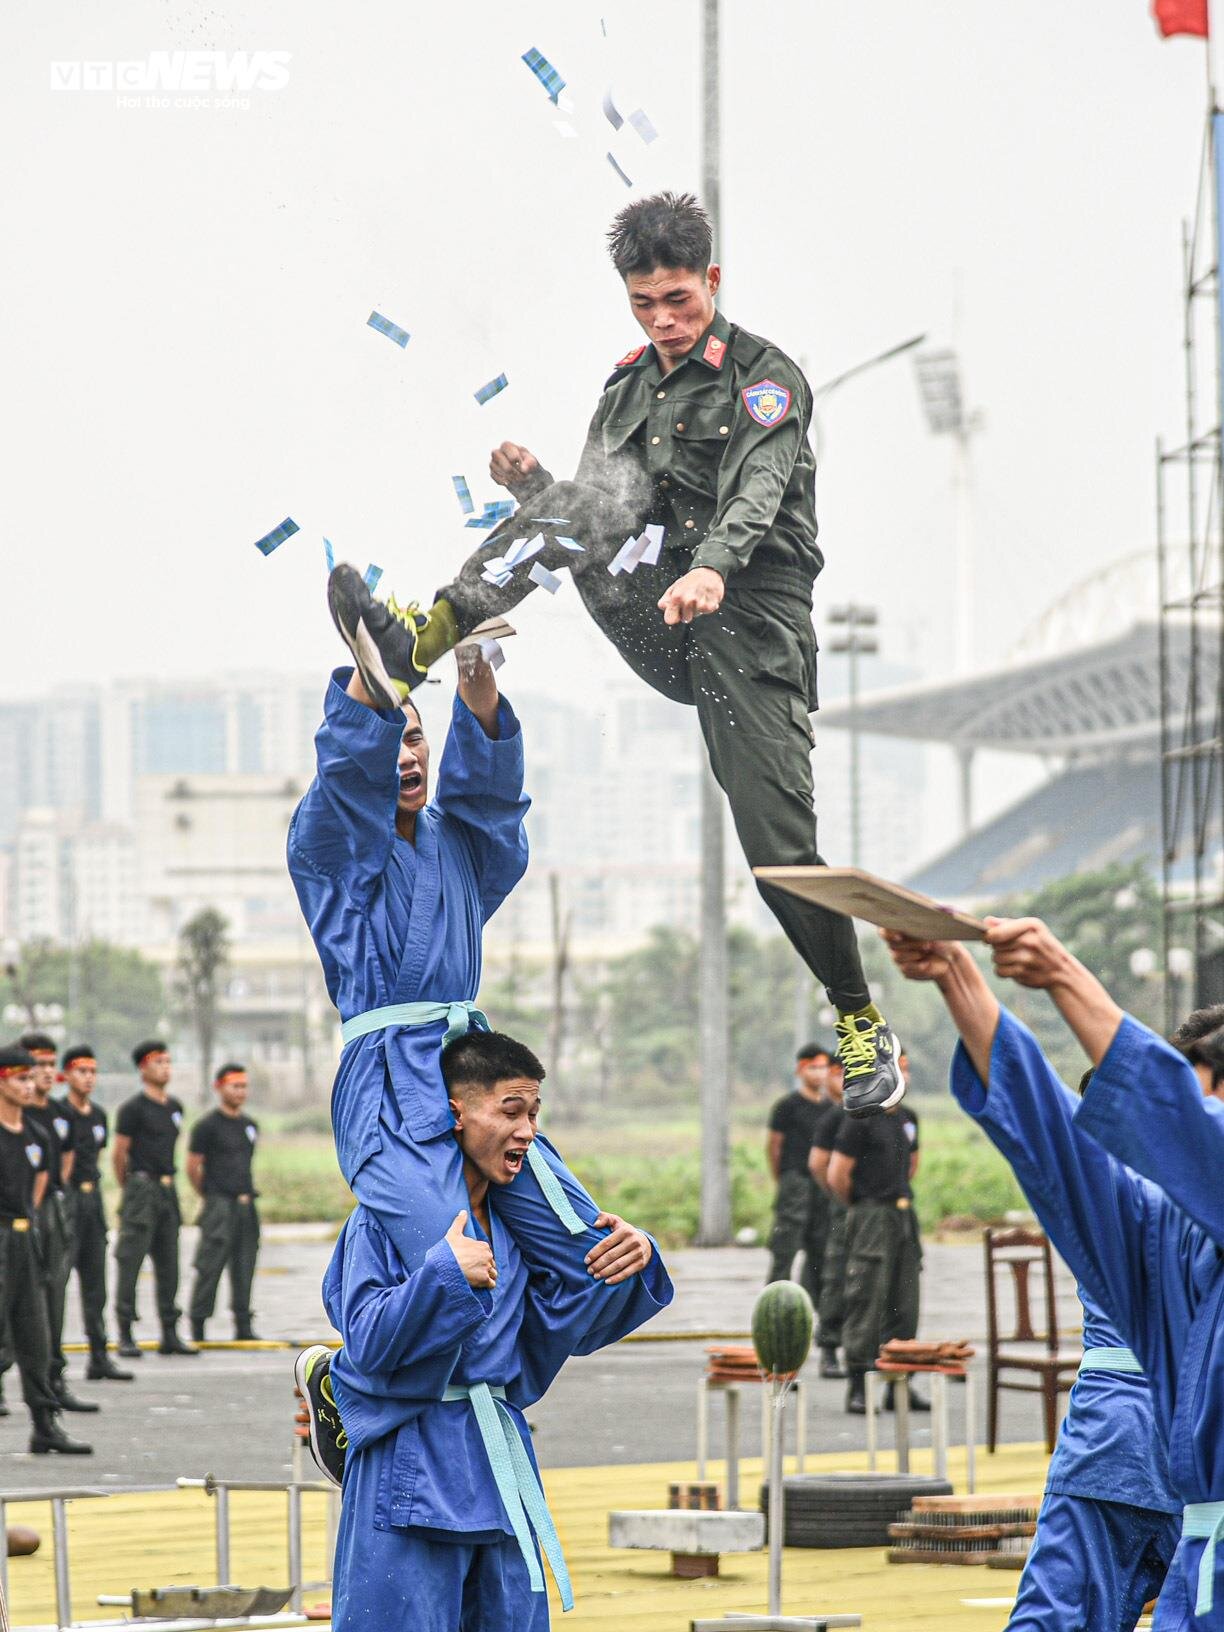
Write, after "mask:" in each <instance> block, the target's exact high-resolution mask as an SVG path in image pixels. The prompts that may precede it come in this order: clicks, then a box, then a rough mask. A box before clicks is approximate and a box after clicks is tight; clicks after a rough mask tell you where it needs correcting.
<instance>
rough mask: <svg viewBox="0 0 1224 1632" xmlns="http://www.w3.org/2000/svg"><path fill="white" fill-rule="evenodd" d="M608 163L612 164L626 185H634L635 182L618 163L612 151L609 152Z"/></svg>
mask: <svg viewBox="0 0 1224 1632" xmlns="http://www.w3.org/2000/svg"><path fill="white" fill-rule="evenodd" d="M608 163H609V164H610V165H611V166H612V168H613V170H615V171H616V173H617V175H618V176H619V177H620V179H621V180H622V181H623V182H624V184H625V186H626V187H632V186H633V183H632V182H631V181H630V180H629V177H628V176H627V175H626V174H625V172H624V171H623V170H622V169H621V167H620V165H619V164H617V162H616V160H615V159H614V158H613V157H612V155H611V153H609V154H608Z"/></svg>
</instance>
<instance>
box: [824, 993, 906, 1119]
mask: <svg viewBox="0 0 1224 1632" xmlns="http://www.w3.org/2000/svg"><path fill="white" fill-rule="evenodd" d="M900 1053H901V1050H900V1049H899V1048H898V1047H897V1039H896V1037H894V1035H893V1033H892V1029H891V1027H890V1026H889V1024H888V1022H887V1021H886V1020H884V1019H883V1018H882V1017H881V1016H880V1014H879V1013H878V1012H877V1011H875V1010H868V1011H865V1012H862V1013H859V1014H842V1015H839V1016H838V1019H837V1058H838V1060H839V1061H840V1062H841V1065H842V1070H843V1072H844V1076H843V1094H842V1109H843V1110H844V1111H845V1113H846V1115H847V1116H852V1117H856V1118H857V1117H863V1116H876V1115H878V1114H879V1112H881V1111H887V1110H891V1109H892V1107H893V1106H894V1105H899V1104H900V1103H901V1101H902V1100H903V1099H904V1098H905V1078H904V1077H903V1076H902V1075H901V1065H900V1062H899V1058H898V1056H899V1055H900Z"/></svg>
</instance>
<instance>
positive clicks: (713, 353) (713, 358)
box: [701, 334, 727, 368]
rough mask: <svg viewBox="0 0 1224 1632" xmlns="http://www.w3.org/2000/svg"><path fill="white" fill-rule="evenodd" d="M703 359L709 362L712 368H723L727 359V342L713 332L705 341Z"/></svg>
mask: <svg viewBox="0 0 1224 1632" xmlns="http://www.w3.org/2000/svg"><path fill="white" fill-rule="evenodd" d="M701 360H702V362H703V363H709V365H710V367H711V368H721V367H722V366H723V364H724V363H725V362H726V360H727V342H726V341H725V340H720V339H719V338H718V336H717V335H716V334H712V335H711V336H710V338H709V339H708V340H707V341H706V343H705V350H704V351H703V352H702V354H701Z"/></svg>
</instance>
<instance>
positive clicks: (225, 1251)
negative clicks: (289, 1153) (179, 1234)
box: [187, 1063, 259, 1343]
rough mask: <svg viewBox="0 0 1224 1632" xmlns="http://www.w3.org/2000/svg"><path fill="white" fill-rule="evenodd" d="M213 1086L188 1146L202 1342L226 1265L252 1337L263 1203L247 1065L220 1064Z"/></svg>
mask: <svg viewBox="0 0 1224 1632" xmlns="http://www.w3.org/2000/svg"><path fill="white" fill-rule="evenodd" d="M213 1087H214V1089H215V1090H216V1094H217V1102H218V1103H217V1108H216V1110H215V1111H210V1112H209V1113H208V1115H207V1116H204V1117H201V1118H200V1120H199V1121H198V1122H197V1123H196V1125H195V1127H194V1128H192V1130H191V1143H190V1144H189V1146H188V1154H187V1177H188V1179H189V1180H190V1181H191V1185H192V1188H193V1189H194V1190H195V1191H196V1192H197V1193H198V1194H199V1195H201V1196H203V1197H204V1207H203V1211H202V1212H201V1213H200V1241H199V1245H198V1247H197V1248H196V1256H195V1285H194V1286H193V1287H192V1290H191V1311H190V1313H191V1335H192V1337H193V1339H194V1340H195V1341H196V1342H197V1343H202V1342H203V1341H204V1322H205V1321H206V1320H208V1319H209V1318H210V1317H211V1315H212V1312H213V1309H214V1308H215V1307H216V1302H217V1288H218V1286H219V1285H220V1284H221V1272H222V1271H223V1270H224V1269H226V1268H228V1269H229V1283H230V1308H231V1309H232V1310H233V1314H234V1336H235V1337H236V1338H237V1339H238V1340H239V1341H240V1342H244V1341H245V1342H253V1341H255V1340H256V1333H255V1330H254V1328H253V1327H252V1325H251V1284H252V1282H253V1281H254V1279H255V1260H256V1259H257V1258H258V1256H259V1211H258V1209H257V1208H256V1206H255V1198H256V1196H257V1194H258V1192H257V1191H256V1189H255V1181H254V1179H253V1177H252V1174H251V1164H252V1160H253V1158H254V1155H255V1145H256V1141H257V1140H258V1138H259V1124H258V1123H257V1122H256V1121H254V1120H253V1119H252V1118H251V1117H249V1116H247V1115H246V1114H245V1112H244V1111H243V1109H242V1107H243V1106H244V1105H245V1104H246V1097H247V1073H246V1066H244V1065H237V1064H234V1063H231V1064H229V1065H223V1066H222V1067H221V1069H220V1070H219V1071H218V1072H217V1076H216V1080H215V1081H214V1083H213Z"/></svg>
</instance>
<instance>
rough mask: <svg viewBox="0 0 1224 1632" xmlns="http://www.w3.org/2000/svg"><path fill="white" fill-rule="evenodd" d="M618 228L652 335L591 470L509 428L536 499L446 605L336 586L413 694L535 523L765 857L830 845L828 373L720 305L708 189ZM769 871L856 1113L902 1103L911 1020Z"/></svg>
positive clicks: (836, 921)
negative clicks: (564, 476)
mask: <svg viewBox="0 0 1224 1632" xmlns="http://www.w3.org/2000/svg"><path fill="white" fill-rule="evenodd" d="M608 236H609V242H610V249H611V255H612V261H613V264H614V266H615V267H616V270H617V272H618V273H619V274H620V276H621V277H622V278H623V279H624V283H625V289H626V293H627V294H628V297H629V304H630V308H631V310H632V312H633V315H634V317H635V318H636V319H637V321H638V323H639V325H640V326H641V328H642V330H643V332H644V333H645V335H646V337H647V341H648V342H649V343H648V344H646V345H640V346H636V347H634V349H633V350H632V351H630V352H629V353H628V354H627V355H626V356H624V357H622V358H621V360H620V362H619V363H617V365H616V367H615V369H614V371H613V373H612V375H611V377H610V378H609V379H608V381H607V383H606V385H605V387H604V394H603V396H602V397H601V399H600V402H599V405H598V407H597V408H596V410H595V416H594V418H593V419H592V421H591V425H590V429H589V431H588V433H587V440H586V446H585V448H584V449H583V453H582V458H581V461H580V463H579V466H578V473H577V477H576V480H575V481H573V482H554V481H553V479H552V477H551V475H550V474H549V473H548V472H547V471H546V470H544V469H543V468H542V467H541V465H540V463H539V461H538V460H537V459H536V457H535V456H534V454H532V453H530V452H529V451H528V449H526V448H524V447H521V446H519V445H517V444H515V443H509V442H507V443H503V444H502V446H501V447H500V448H498V449H497V450H496V451H495V452H494V454H493V460H492V465H491V474H492V476H493V479H494V481H496V482H499V483H501V485H503V486H504V487H506V488H508V489H509V490H510V492H511V493H512V494H513V495H514V497H515V498H516V499H517V500H518V501H519V503H520V505H521V507H522V508H521V510H520V512H519V514H517V515H515V516H513V517H512V518H511V519H510V520H508V521H507V522H505V523H504V524H503V525H502V526H501V527H499V528H497V529H496V530H495V531H494V532H493V533H492V534H491V536H490V538H489V541H488V542H487V544H485V545H484V546H482V548H481V549H479V550H478V551H476V553H475V554H474V555H472V556H471V557H470V558H469V559H468V561H467V562H466V564H465V565H464V567H463V568H462V570H461V571H460V573H459V576H458V578H456V579H455V580H454V582H453V583H451V584H448V585H446V586H445V587H444V588H443V589H441V590H440V591H439V593H438V596H437V598H436V599H435V601H434V603H433V605H432V607H431V608H430V610H429V612H427V613H426V612H421V611H419V610H418V609H417V607H416V604H415V603H413V604H412V605H411V606H409V607H407V608H400V607H398V606H396V604H395V601H394V599H391V600H389V601H388V602H387V603H386V604H385V605H384V604H383V603H381V602H377V601H375V600H374V599H373V598H372V596H371V595H370V593H369V591H368V589H367V588H366V586H365V584H364V582H363V580H362V575H361V574H360V573H359V572H357V571H356V570H355V569H354V568H352V567H350V566H341V567H337V568H336V570H335V571H334V572H333V574H332V577H331V581H330V585H329V599H330V603H331V609H332V615H333V617H334V618H335V620H336V624H337V627H338V628H339V630H340V633H341V635H342V636H343V637H344V639H345V641H346V642H347V643H348V645H349V647H350V648H351V650H352V652H353V655H354V658H355V660H356V663H357V666H358V668H359V670H360V672H361V677H362V680H363V681H364V683H365V686H366V689H367V691H368V692H369V693H370V695H371V696H372V697H373V698H374V699H375V700H376V701H377V702H378V704H379V706H381V707H388V708H393V707H398V706H399V704H400V703H401V702H402V701H403V699H404V697H405V696H406V695H407V694H408V692H409V691H411V690H412V688H413V687H414V686H416V685H417V684H419V683H420V681H421V680H423V679H424V677H425V674H426V671H427V670H428V668H429V667H430V665H431V664H433V663H435V662H436V661H437V660H438V658H440V657H441V656H442V654H443V653H444V652H446V651H448V650H449V649H450V648H451V647H452V646H454V645H455V643H456V642H457V641H458V640H459V639H461V638H463V637H465V636H467V635H468V634H470V633H471V632H472V631H474V630H475V629H477V628H478V627H479V625H480V624H481V623H483V622H484V621H485V620H487V619H490V618H497V617H500V616H502V615H503V614H505V613H506V612H508V611H510V610H511V609H512V608H513V607H514V606H516V605H517V604H518V603H519V601H521V600H522V599H523V597H524V596H525V595H527V594H528V593H530V591H531V590H532V589H533V588H534V587H535V585H534V584H533V582H532V580H531V578H530V577H529V576H528V572H529V570H531V569H530V568H529V566H528V564H527V563H526V562H524V563H523V564H522V565H521V566H520V567H517V568H515V569H514V570H513V571H509V572H505V571H499V570H498V569H497V568H496V567H494V568H492V569H491V578H488V577H486V566H487V564H488V563H489V562H490V561H492V560H493V559H494V558H496V557H499V556H501V555H503V553H504V552H505V551H506V550H507V549H508V548H509V546H510V545H511V543H512V541H514V540H516V539H519V538H521V539H523V540H524V541H526V540H528V539H532V538H533V537H534V536H535V535H536V534H537V533H539V534H540V535H541V536H542V537H543V539H544V544H543V547H542V549H541V550H540V552H539V553H538V554H537V555H536V556H535V561H536V562H538V563H539V564H540V565H542V566H544V567H545V568H546V569H548V570H549V571H556V570H557V569H559V568H561V567H566V568H568V569H569V570H570V571H571V572H572V574H573V577H574V582H575V584H576V586H577V589H578V592H579V594H580V595H581V597H582V600H583V602H584V604H585V606H586V608H587V610H588V612H589V613H590V614H591V616H592V618H593V619H594V621H595V622H596V623H597V624H598V626H599V627H600V629H602V630H603V632H604V633H605V634H606V635H607V636H608V638H609V639H610V640H611V641H612V643H613V644H614V645H615V646H616V648H617V650H618V651H619V652H620V654H621V656H622V657H623V658H624V659H625V661H626V662H627V663H628V664H629V665H630V667H631V668H632V669H633V670H634V671H635V672H636V673H637V674H639V675H640V676H641V677H642V678H643V679H644V680H645V681H646V682H647V683H648V684H649V685H651V686H653V687H654V688H655V689H656V690H657V691H660V692H662V693H663V695H664V696H666V697H669V698H671V699H673V700H674V701H676V702H681V703H688V704H691V705H693V706H695V708H696V710H697V718H698V722H699V724H700V727H701V731H702V734H703V735H704V737H705V741H706V747H707V750H708V752H709V756H710V765H711V768H712V769H713V772H714V775H715V776H716V777H717V778H718V781H719V783H720V784H721V786H722V788H723V790H724V792H725V793H726V795H727V798H728V801H729V803H730V806H731V813H732V816H733V817H734V819H735V825H736V829H737V831H738V833H739V837H740V842H741V844H742V845H743V848H744V854H745V856H746V857H747V859H748V862H749V864H750V865H752V866H754V867H755V866H760V865H771V864H772V865H779V864H813V863H817V862H819V861H820V860H821V857H820V856H819V855H818V853H817V847H816V817H815V814H814V811H813V805H812V800H813V783H812V765H811V751H812V743H813V737H812V727H811V721H810V719H809V715H810V713H811V711H812V710H813V709H814V708H815V707H816V705H817V698H816V637H815V633H814V631H813V628H812V584H813V580H814V579H815V577H816V575H817V573H818V572H819V571H820V569H821V567H822V565H823V556H822V555H821V552H820V550H819V548H818V547H817V544H816V508H815V468H816V467H815V460H814V458H813V456H812V450H811V447H810V445H809V442H808V427H809V424H810V421H811V414H812V394H811V390H810V388H809V386H808V383H807V381H806V380H805V379H804V377H803V374H802V373H801V371H800V370H799V369H798V367H797V366H796V365H795V364H794V363H793V362H792V361H791V360H790V358H789V357H787V356H786V354H785V353H784V352H782V351H780V350H779V349H778V347H777V346H775V345H772V344H771V343H770V342H769V341H768V340H763V339H761V338H760V337H759V336H758V335H754V334H750V333H749V332H748V331H747V330H746V329H741V328H739V327H738V326H737V325H736V324H733V323H730V322H728V320H727V319H726V318H725V317H724V316H723V315H722V314H721V312H719V311H718V310H717V309H716V306H715V297H716V295H717V292H718V287H719V281H720V277H721V273H720V270H719V268H718V267H717V266H715V265H711V264H710V262H711V251H712V239H711V231H710V223H709V220H708V218H707V216H706V214H705V211H704V210H703V209H702V208H701V206H700V205H699V204H698V203H697V201H696V199H694V198H693V197H692V196H691V195H687V194H684V195H681V196H679V197H677V196H676V195H675V194H673V193H661V194H659V195H657V196H656V197H654V198H646V199H641V200H639V201H637V202H636V203H633V204H630V205H629V206H628V207H627V208H626V209H624V210H622V211H621V213H620V215H618V216H617V218H616V220H615V222H614V223H613V226H612V230H611V232H610V233H609V235H608ZM647 524H654V525H657V526H659V527H660V528H661V529H665V535H664V538H663V543H662V553H661V555H660V557H659V561H658V571H657V573H656V572H654V571H652V570H649V569H642V568H638V569H637V570H636V571H634V572H632V573H630V572H628V571H625V570H621V568H620V564H619V563H618V561H617V559H616V558H617V555H618V553H619V551H620V550H621V547H622V545H623V544H624V543H625V541H626V535H628V537H629V538H633V537H634V536H635V535H639V534H640V531H641V529H643V528H644V527H645V526H646V525H647ZM562 538H572V539H574V540H576V542H577V543H578V544H579V545H580V546H581V553H575V552H574V551H572V550H570V549H569V548H567V546H566V545H565V544H563V543H561V542H559V540H560V539H562ZM662 585H668V586H669V587H667V588H666V589H665V590H664V591H663V594H662V596H660V594H659V589H660V587H661V586H662ZM760 888H761V894H762V895H763V896H764V898H765V900H766V902H767V904H768V905H769V907H770V909H771V911H772V912H773V913H774V916H775V917H776V918H777V919H778V922H779V923H780V924H781V926H782V929H783V930H784V931H785V933H786V935H787V937H788V938H789V939H790V941H791V944H792V945H793V946H794V948H795V950H796V951H797V952H798V954H799V956H800V957H801V958H802V959H803V960H804V962H805V963H806V964H807V965H808V967H809V969H811V971H812V973H813V974H814V975H815V976H816V978H817V980H819V981H820V982H821V984H822V985H823V986H824V987H825V989H826V991H827V993H828V997H829V1001H830V1002H831V1003H832V1004H833V1005H834V1007H835V1008H836V1009H837V1011H838V1022H837V1031H838V1052H839V1055H840V1058H841V1060H842V1063H843V1065H844V1066H845V1106H846V1111H847V1114H848V1115H850V1116H870V1115H872V1114H874V1113H875V1112H877V1111H879V1110H882V1109H884V1108H885V1107H887V1106H889V1105H894V1104H896V1103H897V1102H898V1101H899V1100H900V1099H901V1097H902V1095H903V1094H904V1092H905V1087H904V1083H903V1082H902V1080H901V1076H900V1072H899V1070H898V1067H897V1061H896V1039H895V1038H894V1037H893V1035H892V1033H891V1031H890V1030H889V1028H888V1026H887V1024H886V1023H885V1022H884V1020H883V1018H882V1016H881V1015H880V1013H879V1011H878V1010H877V1009H876V1007H875V1005H874V1004H873V1003H872V1001H871V995H870V992H869V991H868V988H867V982H866V978H865V976H864V974H863V968H862V964H861V962H860V959H859V951H858V942H857V940H856V938H855V933H854V927H853V924H852V923H851V920H850V919H848V918H845V917H842V916H841V915H840V914H837V913H833V912H827V911H825V910H824V909H822V908H818V907H815V906H813V905H811V904H810V903H807V902H801V901H799V900H798V899H797V898H796V897H794V896H792V895H789V894H787V893H786V892H785V891H783V890H780V889H778V888H777V887H776V886H770V885H762V886H760Z"/></svg>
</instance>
